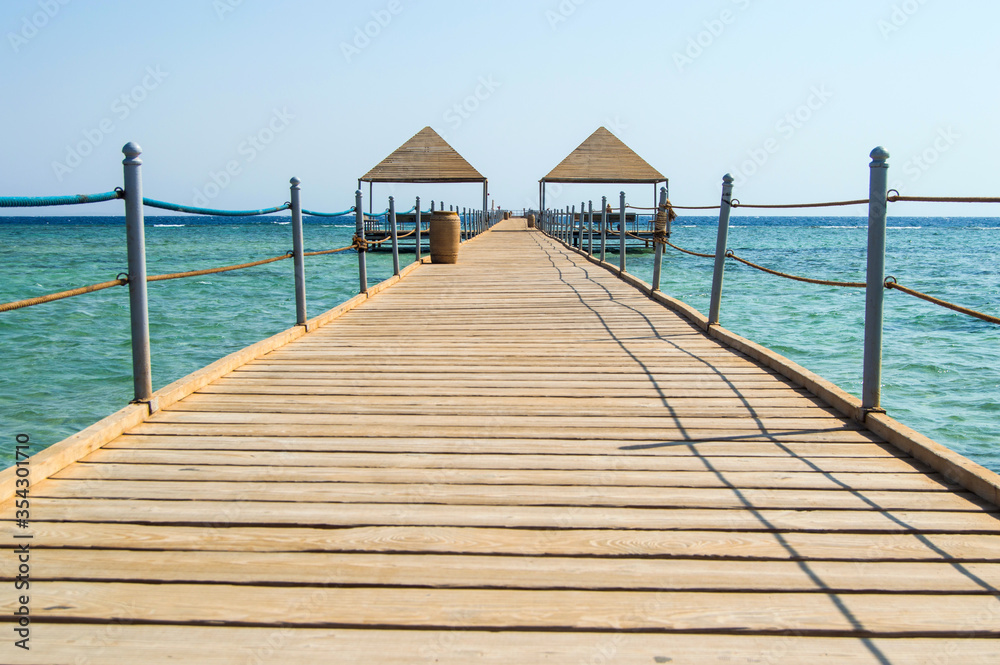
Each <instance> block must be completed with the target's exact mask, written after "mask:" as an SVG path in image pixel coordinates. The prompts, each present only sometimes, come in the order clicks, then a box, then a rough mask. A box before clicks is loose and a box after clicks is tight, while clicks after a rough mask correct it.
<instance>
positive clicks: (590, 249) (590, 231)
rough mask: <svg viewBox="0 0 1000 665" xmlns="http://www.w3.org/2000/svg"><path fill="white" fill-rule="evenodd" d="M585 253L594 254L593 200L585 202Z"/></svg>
mask: <svg viewBox="0 0 1000 665" xmlns="http://www.w3.org/2000/svg"><path fill="white" fill-rule="evenodd" d="M587 254H588V255H589V256H593V255H594V202H593V201H588V202H587Z"/></svg>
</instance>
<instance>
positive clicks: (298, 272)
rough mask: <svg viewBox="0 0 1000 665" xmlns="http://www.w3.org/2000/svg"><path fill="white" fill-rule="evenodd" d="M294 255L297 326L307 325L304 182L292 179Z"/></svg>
mask: <svg viewBox="0 0 1000 665" xmlns="http://www.w3.org/2000/svg"><path fill="white" fill-rule="evenodd" d="M289 182H291V184H292V187H291V192H292V196H291V205H292V253H293V255H294V256H293V259H292V260H293V261H294V262H295V325H297V326H304V325H305V324H306V261H305V256H303V254H302V253H303V251H305V250H304V249H303V245H304V243H303V241H302V198H301V193H302V188H301V187H300V186H299V185H301V184H302V181H301V180H299V179H298V178H292V179H291V180H290V181H289Z"/></svg>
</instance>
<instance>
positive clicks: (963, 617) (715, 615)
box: [0, 582, 1000, 637]
mask: <svg viewBox="0 0 1000 665" xmlns="http://www.w3.org/2000/svg"><path fill="white" fill-rule="evenodd" d="M32 594H33V598H34V600H35V603H36V606H37V607H39V608H44V609H42V610H39V611H38V614H37V618H36V619H35V620H36V621H45V620H53V619H59V620H63V621H65V620H72V619H77V620H79V619H111V620H118V621H128V620H136V619H137V618H138V619H139V620H144V621H158V622H164V623H193V622H202V623H204V622H218V621H223V622H230V623H244V624H251V625H272V626H277V625H284V624H289V625H298V626H315V627H320V626H331V627H334V626H339V627H350V626H366V625H367V626H374V627H382V626H387V625H391V626H400V627H402V626H411V627H414V628H417V627H420V628H427V627H431V628H436V627H441V628H446V627H449V628H453V627H466V628H480V629H487V630H502V629H505V628H546V627H562V628H569V629H578V630H579V629H583V630H587V629H604V630H609V629H614V630H622V629H625V630H646V631H685V632H691V631H710V632H735V631H739V632H743V633H759V632H770V633H773V632H785V631H789V632H794V633H795V634H800V635H810V634H815V635H829V634H838V633H839V634H862V635H880V634H881V635H888V636H903V635H909V636H928V635H939V636H942V637H947V636H954V635H967V636H969V637H976V636H978V637H986V636H989V637H1000V599H998V598H996V597H994V596H991V595H987V596H979V595H934V596H927V595H919V594H889V595H886V594H845V595H840V596H837V597H836V598H834V597H832V596H831V595H829V594H826V593H782V594H760V593H735V592H734V593H698V592H688V591H677V592H659V591H658V592H619V591H603V592H592V591H548V590H533V591H511V590H491V589H475V590H465V589H434V590H428V589H381V588H338V587H327V588H316V589H314V590H313V591H311V592H310V593H309V594H308V595H306V597H307V598H309V599H310V600H309V601H306V602H303V597H304V595H305V594H304V593H303V590H302V589H300V588H284V587H256V586H230V585H221V584H213V585H211V587H210V588H206V587H205V586H204V585H198V584H170V585H158V586H157V588H156V592H155V593H151V592H150V589H149V587H148V585H142V584H131V583H87V582H39V583H36V584H33V585H32ZM900 607H905V608H906V611H905V612H900V611H899V608H900ZM13 610H14V604H13V599H12V598H10V597H9V596H7V597H4V598H2V599H0V611H2V612H3V614H4V615H5V616H8V617H9V616H12V613H13ZM969 617H975V620H974V621H972V622H970V620H969Z"/></svg>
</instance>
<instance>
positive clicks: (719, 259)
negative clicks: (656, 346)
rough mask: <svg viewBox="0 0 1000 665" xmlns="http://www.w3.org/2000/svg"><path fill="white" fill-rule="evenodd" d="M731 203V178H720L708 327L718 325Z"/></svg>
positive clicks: (727, 175) (728, 176)
mask: <svg viewBox="0 0 1000 665" xmlns="http://www.w3.org/2000/svg"><path fill="white" fill-rule="evenodd" d="M732 201H733V176H731V175H729V174H728V173H727V174H726V175H725V176H723V178H722V203H721V205H720V207H719V235H718V238H717V240H716V241H715V274H714V275H713V276H712V301H711V305H710V306H709V309H708V325H718V324H719V310H720V309H721V308H722V277H723V274H724V273H725V271H726V247H727V245H728V244H729V211H730V209H731V207H732V205H731V204H732Z"/></svg>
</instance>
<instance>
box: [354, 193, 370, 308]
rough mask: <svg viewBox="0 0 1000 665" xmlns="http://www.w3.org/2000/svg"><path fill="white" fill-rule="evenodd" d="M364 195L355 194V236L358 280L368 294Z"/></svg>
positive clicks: (362, 291) (363, 291)
mask: <svg viewBox="0 0 1000 665" xmlns="http://www.w3.org/2000/svg"><path fill="white" fill-rule="evenodd" d="M363 197H364V195H363V194H362V193H361V190H360V189H359V190H358V191H356V192H355V193H354V235H355V236H356V238H357V241H358V244H359V247H358V280H359V281H360V282H361V291H360V292H361V293H368V263H367V260H366V258H365V255H366V254H367V252H368V249H367V248H366V247H365V209H364V200H363Z"/></svg>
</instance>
